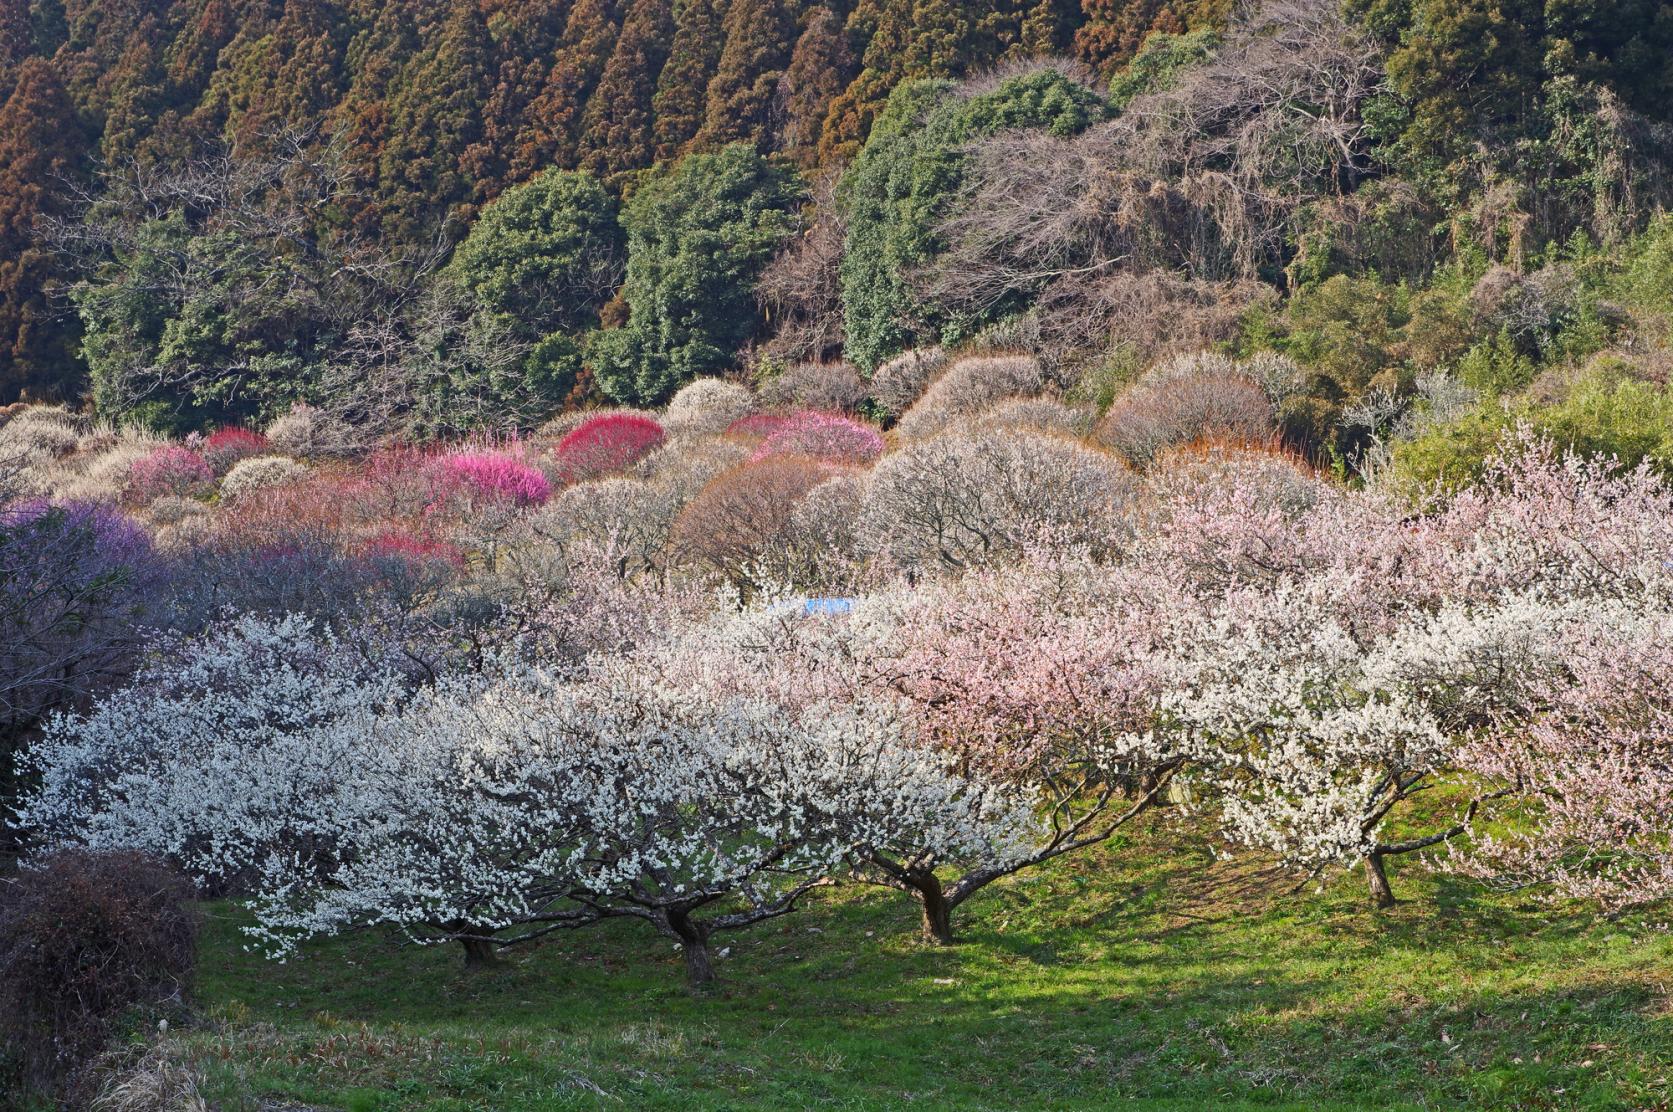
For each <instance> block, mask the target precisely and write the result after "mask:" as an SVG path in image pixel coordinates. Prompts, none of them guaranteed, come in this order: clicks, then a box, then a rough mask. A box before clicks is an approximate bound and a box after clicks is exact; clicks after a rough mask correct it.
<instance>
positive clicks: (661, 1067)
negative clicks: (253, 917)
mask: <svg viewBox="0 0 1673 1112" xmlns="http://www.w3.org/2000/svg"><path fill="white" fill-rule="evenodd" d="M1178 826H1179V824H1176V823H1174V822H1171V821H1170V822H1168V823H1166V824H1164V829H1165V830H1166V832H1167V833H1166V838H1165V839H1164V838H1162V837H1158V836H1157V835H1155V834H1152V833H1150V832H1149V831H1142V832H1138V833H1135V834H1133V835H1130V836H1118V837H1117V838H1116V839H1114V840H1113V841H1112V842H1111V843H1109V844H1107V845H1105V846H1100V847H1095V848H1094V849H1092V850H1089V851H1087V853H1086V854H1085V855H1084V856H1078V857H1070V858H1065V859H1061V860H1060V861H1058V862H1054V863H1052V864H1051V865H1049V866H1047V867H1044V868H1042V869H1040V870H1039V871H1038V872H1037V873H1035V874H1032V875H1030V876H1028V877H1026V878H1023V879H1019V880H1017V881H1015V882H1002V883H1001V885H1000V886H999V892H998V894H997V895H996V896H995V897H994V898H992V899H990V900H988V901H973V902H972V903H970V904H968V905H966V907H968V916H969V918H968V920H967V924H968V925H967V929H966V931H965V934H966V941H965V943H964V944H963V945H959V946H951V947H946V946H940V947H938V946H924V945H922V944H921V943H918V942H917V941H916V940H915V939H914V938H913V937H912V936H913V934H914V933H915V931H916V926H917V924H916V922H915V915H914V912H913V909H912V907H911V905H910V904H909V903H908V902H907V901H905V900H903V899H901V898H900V897H898V896H896V895H894V894H892V893H885V892H881V891H878V890H875V889H874V890H847V889H838V890H835V891H821V892H817V893H815V894H814V896H813V897H811V898H810V899H809V900H808V901H807V904H806V908H805V910H803V911H800V912H798V913H797V914H796V915H794V916H792V917H789V918H787V919H784V920H782V921H781V924H780V926H779V928H778V929H777V930H776V931H774V932H770V933H769V932H766V931H763V932H762V936H761V937H760V938H759V939H751V940H749V941H745V942H744V943H742V944H741V945H736V946H734V948H733V951H732V953H731V956H730V957H728V958H727V959H726V960H725V961H724V962H722V963H721V966H720V969H721V977H722V978H723V983H724V985H725V988H724V992H722V993H720V994H716V995H710V996H693V995H692V994H691V993H690V992H689V991H687V990H686V989H685V988H684V986H682V985H680V984H679V975H678V969H677V963H678V962H679V960H680V959H679V956H678V955H677V954H675V953H673V952H672V951H671V950H670V948H669V946H668V945H667V943H666V942H664V941H663V940H662V939H660V938H659V937H658V936H657V935H656V934H655V933H654V932H652V931H651V930H649V929H648V928H640V927H639V926H638V925H637V924H630V923H628V922H621V923H617V924H608V925H607V927H609V928H610V929H594V930H588V931H560V932H558V933H556V934H554V935H552V936H550V941H548V942H544V943H542V944H540V945H539V946H537V947H531V948H528V949H526V950H522V951H518V952H516V954H515V956H514V958H513V960H512V962H511V963H510V964H509V965H508V966H507V967H506V968H504V969H502V970H499V971H496V972H494V973H491V974H488V975H486V976H484V975H480V974H470V973H466V972H464V971H463V970H462V969H461V968H460V966H459V957H458V954H457V953H456V952H451V951H452V949H454V948H449V947H439V946H438V947H413V946H401V945H398V944H397V941H396V940H395V939H394V938H384V937H379V936H376V935H370V936H367V935H362V936H356V937H344V938H339V939H332V940H327V941H321V942H318V943H313V944H310V945H309V946H308V947H307V948H306V949H305V950H304V951H303V952H302V953H301V954H299V955H298V956H297V957H296V958H294V959H292V960H291V961H289V962H287V963H285V964H284V965H274V964H272V963H270V962H267V961H265V960H263V959H262V958H261V957H260V955H259V954H256V953H252V952H250V950H249V949H248V948H247V947H246V946H245V945H244V942H245V941H246V940H245V939H244V938H243V936H242V935H241V934H240V932H239V928H240V927H241V926H243V925H244V920H243V917H242V916H240V915H239V914H238V913H236V912H235V911H233V910H232V909H223V908H217V909H216V910H217V912H221V913H219V914H215V915H212V916H210V918H209V920H208V926H207V931H208V934H207V937H206V940H205V943H204V947H203V961H202V967H201V969H202V971H201V973H200V975H199V978H198V980H199V990H198V995H197V999H198V1002H199V1003H200V1005H201V1008H202V1010H203V1011H204V1012H205V1013H206V1015H207V1017H208V1019H207V1021H206V1022H204V1023H202V1024H193V1025H189V1026H187V1027H184V1028H183V1029H181V1030H179V1031H173V1032H171V1034H170V1038H169V1040H168V1049H169V1053H170V1055H171V1057H174V1058H176V1059H177V1060H187V1061H190V1062H192V1063H193V1064H195V1065H196V1066H197V1067H198V1068H199V1069H200V1070H201V1071H203V1073H204V1075H205V1083H204V1085H203V1091H204V1096H205V1098H206V1099H207V1100H209V1101H211V1102H215V1103H224V1104H227V1105H229V1106H231V1107H240V1106H259V1105H260V1104H262V1103H263V1102H266V1103H279V1102H281V1101H289V1102H291V1103H296V1102H299V1101H301V1102H306V1103H308V1104H310V1105H316V1106H322V1107H331V1108H339V1107H341V1108H364V1109H369V1110H378V1112H384V1110H389V1112H393V1110H394V1109H402V1110H406V1112H444V1110H445V1112H452V1110H455V1109H461V1108H478V1107H493V1108H504V1109H537V1108H538V1109H544V1108H562V1107H576V1108H592V1107H600V1108H602V1107H623V1108H633V1109H646V1110H657V1112H672V1110H676V1109H677V1110H680V1112H718V1110H720V1109H726V1110H728V1112H741V1110H744V1109H785V1108H807V1107H812V1106H823V1107H831V1108H842V1109H853V1110H864V1109H889V1108H900V1107H918V1108H925V1109H938V1110H941V1109H1046V1108H1058V1109H1066V1108H1074V1109H1089V1110H1090V1109H1106V1108H1114V1107H1121V1108H1129V1109H1136V1110H1143V1112H1207V1110H1211V1109H1212V1110H1214V1112H1255V1110H1257V1109H1261V1110H1265V1112H1303V1110H1305V1112H1369V1110H1371V1109H1384V1110H1393V1109H1411V1110H1415V1109H1422V1108H1431V1109H1442V1108H1444V1109H1448V1110H1456V1112H1467V1110H1481V1112H1504V1110H1507V1109H1527V1110H1535V1109H1545V1110H1553V1109H1572V1110H1580V1109H1587V1110H1591V1109H1596V1110H1600V1112H1601V1110H1603V1109H1627V1108H1654V1107H1658V1106H1659V1105H1661V1104H1664V1103H1666V1102H1667V1100H1668V1099H1669V1097H1670V1096H1673V1093H1670V1091H1669V1090H1670V1086H1669V1082H1668V1080H1667V1073H1666V1070H1665V1068H1664V1063H1665V1062H1666V1061H1667V1059H1668V1058H1669V1056H1670V1055H1673V1023H1670V1021H1669V1019H1668V1017H1667V1016H1666V1014H1665V1007H1664V1006H1663V1004H1662V1001H1663V1000H1664V997H1665V993H1664V992H1663V990H1662V988H1661V987H1660V986H1661V985H1662V984H1663V983H1664V982H1665V979H1666V970H1667V967H1668V964H1669V961H1670V960H1673V937H1670V936H1669V935H1668V934H1667V932H1665V931H1661V930H1655V929H1644V927H1645V926H1647V925H1648V924H1641V923H1640V922H1639V920H1638V919H1637V918H1629V919H1628V920H1626V921H1624V922H1608V921H1605V920H1603V919H1601V918H1600V917H1598V916H1595V915H1585V914H1581V913H1568V912H1565V911H1561V910H1559V911H1558V912H1557V913H1555V914H1553V913H1551V912H1547V911H1539V912H1536V911H1533V910H1530V909H1529V907H1528V906H1527V904H1528V901H1527V899H1526V897H1525V896H1524V895H1523V894H1520V893H1509V894H1504V893H1492V892H1484V891H1482V890H1480V889H1478V888H1476V887H1475V886H1473V885H1468V884H1460V883H1457V882H1454V881H1451V880H1449V879H1447V878H1445V877H1437V876H1435V875H1433V874H1430V873H1428V872H1427V871H1425V870H1423V869H1422V868H1419V867H1417V866H1416V865H1415V864H1414V865H1412V866H1410V867H1407V868H1406V869H1405V871H1404V872H1402V873H1401V874H1400V875H1399V877H1398V878H1397V881H1396V883H1397V884H1398V885H1399V887H1400V889H1401V890H1402V891H1404V892H1408V893H1409V898H1407V899H1405V900H1403V901H1402V902H1401V904H1400V905H1399V906H1398V907H1396V908H1393V909H1391V910H1389V911H1386V912H1378V913H1372V912H1370V911H1368V910H1366V909H1365V908H1364V906H1363V905H1364V896H1363V893H1362V891H1361V889H1362V886H1363V881H1362V879H1361V877H1360V874H1359V873H1357V872H1354V873H1343V872H1341V871H1335V872H1333V873H1330V874H1326V875H1324V876H1321V877H1320V878H1319V881H1320V885H1319V886H1322V888H1323V891H1322V892H1315V890H1314V889H1315V887H1317V886H1315V885H1312V884H1309V885H1308V886H1306V888H1305V889H1304V890H1303V891H1301V892H1299V893H1297V892H1293V891H1291V890H1292V889H1293V888H1294V887H1295V882H1294V880H1293V879H1292V878H1290V877H1289V876H1287V875H1286V874H1284V873H1281V872H1278V871H1276V870H1273V869H1272V868H1271V867H1270V865H1269V864H1268V863H1267V862H1266V861H1264V860H1262V859H1260V858H1258V857H1253V856H1251V855H1243V854H1239V855H1226V854H1225V853H1224V852H1223V846H1221V845H1219V844H1218V843H1217V842H1216V841H1215V839H1213V838H1212V836H1211V832H1209V831H1196V830H1192V831H1190V832H1189V833H1187V834H1184V835H1182V834H1181V833H1180V832H1179V829H1178ZM960 914H966V911H965V909H964V908H961V909H960ZM617 927H619V928H620V929H615V928H617ZM349 974H352V975H349ZM554 986H560V987H561V989H562V991H561V992H560V991H554ZM345 1044H346V1045H347V1046H349V1047H350V1048H357V1047H360V1046H367V1047H371V1048H375V1051H376V1052H375V1053H350V1052H347V1051H343V1050H340V1049H339V1048H342V1047H344V1046H345ZM484 1045H487V1046H488V1047H489V1048H490V1050H491V1053H484V1052H483V1049H482V1048H483V1046H484ZM1362 1051H1363V1052H1362ZM595 1089H596V1090H598V1091H599V1092H602V1093H604V1094H606V1095H604V1096H600V1095H598V1092H595V1091H594V1090H595ZM1558 1090H1562V1092H1560V1093H1559V1092H1558Z"/></svg>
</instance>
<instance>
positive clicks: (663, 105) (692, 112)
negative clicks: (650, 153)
mask: <svg viewBox="0 0 1673 1112" xmlns="http://www.w3.org/2000/svg"><path fill="white" fill-rule="evenodd" d="M725 2H726V0H684V3H683V4H682V5H681V6H680V7H678V8H676V9H675V12H674V42H673V45H672V46H671V47H670V48H669V50H668V62H667V64H666V65H664V66H663V67H662V73H661V75H660V76H659V77H658V78H657V85H656V96H655V97H654V98H653V99H652V101H651V115H652V117H653V119H654V121H655V123H654V131H655V134H656V160H657V161H658V162H663V161H666V160H668V159H671V158H673V157H674V156H675V155H677V154H678V153H679V152H680V151H681V150H682V149H683V148H684V147H685V145H686V144H687V143H689V142H690V141H691V139H692V137H693V136H694V135H696V134H697V129H698V128H700V127H702V126H703V115H704V112H705V110H706V108H707V105H708V89H709V78H710V77H711V76H713V74H714V72H715V67H716V66H718V65H719V64H720V52H721V47H722V46H723V45H724V42H723V39H722V35H721V22H722V20H723V19H724V17H725V12H726V9H725Z"/></svg>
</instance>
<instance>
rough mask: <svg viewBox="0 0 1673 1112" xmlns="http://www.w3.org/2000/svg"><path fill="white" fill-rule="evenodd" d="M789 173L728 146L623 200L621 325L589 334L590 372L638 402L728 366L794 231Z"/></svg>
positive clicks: (755, 321) (794, 186)
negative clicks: (765, 271)
mask: <svg viewBox="0 0 1673 1112" xmlns="http://www.w3.org/2000/svg"><path fill="white" fill-rule="evenodd" d="M801 199H802V191H801V189H800V187H799V185H798V183H797V182H796V181H795V180H794V178H793V177H792V175H790V174H788V173H786V172H785V171H783V170H781V169H779V168H777V167H775V166H773V165H772V164H771V163H769V162H768V161H767V160H766V159H765V158H763V157H762V156H761V155H760V154H759V153H757V152H756V151H755V150H754V149H753V148H752V147H750V146H749V145H748V144H744V143H734V144H732V145H730V146H727V147H723V148H721V149H720V150H719V151H715V152H713V153H711V154H694V155H691V156H689V157H687V158H686V159H684V160H683V161H681V162H680V163H679V164H678V166H677V167H675V168H674V169H673V170H672V171H671V172H669V173H666V174H664V175H661V176H660V177H657V178H656V179H654V180H652V181H651V182H649V183H647V184H646V185H645V186H644V187H643V188H642V189H640V190H639V191H638V192H637V193H635V194H634V195H633V199H632V200H631V201H629V202H628V205H627V211H626V213H625V215H624V218H623V221H622V222H623V224H624V226H625V227H626V229H627V283H626V285H625V286H624V287H623V291H622V292H623V295H624V297H625V298H626V299H627V304H628V309H629V316H628V320H627V324H626V325H625V326H624V327H621V328H617V329H613V330H610V331H606V332H598V333H595V334H594V336H593V343H592V344H591V345H590V348H589V352H590V355H591V357H592V361H593V373H594V374H595V375H596V376H597V378H598V382H599V384H600V385H601V386H602V387H603V388H604V390H605V392H606V393H608V394H609V395H610V396H611V397H613V398H615V399H616V400H618V401H622V402H627V403H629V404H634V405H650V404H655V403H657V402H660V401H662V400H664V399H666V398H667V397H668V395H670V394H672V393H673V392H674V391H675V390H676V389H677V388H679V387H680V386H681V385H682V384H684V383H685V382H688V381H690V380H691V379H692V378H695V377H697V376H699V375H705V374H714V373H716V372H717V371H722V370H725V369H726V368H727V367H728V366H730V365H731V363H732V360H733V357H734V355H735V354H736V352H737V350H738V348H739V346H740V345H742V344H743V343H744V342H745V341H746V340H748V339H749V338H750V336H751V335H752V334H753V333H754V331H755V329H756V327H757V326H758V325H759V323H760V320H759V317H758V315H757V313H756V311H755V305H754V303H753V293H754V289H755V282H756V279H757V278H758V277H759V276H760V273H761V270H762V268H763V267H764V266H766V265H767V263H768V261H770V260H771V259H772V257H773V254H774V252H775V251H776V250H777V249H778V246H779V244H780V243H782V242H783V240H784V237H785V236H786V235H787V234H788V233H789V230H790V213H791V212H792V211H793V210H794V209H795V207H796V206H797V205H798V204H799V203H800V201H801Z"/></svg>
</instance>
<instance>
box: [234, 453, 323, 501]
mask: <svg viewBox="0 0 1673 1112" xmlns="http://www.w3.org/2000/svg"><path fill="white" fill-rule="evenodd" d="M308 474H309V472H308V468H307V467H306V466H305V465H304V464H300V463H297V462H296V461H295V460H293V459H290V458H288V457H286V456H251V457H250V458H249V459H241V460H239V461H238V462H237V463H235V464H233V465H232V469H231V470H229V471H228V472H227V473H226V476H225V477H224V478H222V479H221V498H222V500H224V501H229V502H230V501H232V500H233V499H236V498H241V497H243V496H244V495H246V494H249V493H250V492H251V491H255V490H263V489H265V488H267V487H276V486H284V485H285V484H286V483H294V482H298V481H300V480H302V479H305V478H307V477H308Z"/></svg>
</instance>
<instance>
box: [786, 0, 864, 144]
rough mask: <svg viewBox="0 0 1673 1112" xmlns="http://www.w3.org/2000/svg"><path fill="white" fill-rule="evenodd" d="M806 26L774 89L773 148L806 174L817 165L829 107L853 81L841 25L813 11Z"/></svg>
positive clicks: (824, 12) (851, 59)
mask: <svg viewBox="0 0 1673 1112" xmlns="http://www.w3.org/2000/svg"><path fill="white" fill-rule="evenodd" d="M806 22H807V26H806V28H805V29H804V30H803V31H802V35H801V37H800V38H799V39H797V40H796V49H795V50H794V51H793V52H792V53H791V55H790V65H789V66H788V67H786V68H785V71H784V77H783V78H782V79H780V81H779V83H778V106H777V112H778V115H779V118H780V120H781V121H782V122H781V124H780V126H779V133H778V148H779V149H780V150H782V151H783V152H784V153H785V154H787V155H789V156H790V157H791V158H792V159H793V160H794V161H795V162H796V164H797V165H799V166H801V167H802V168H803V169H811V168H812V167H813V166H814V165H815V164H816V163H817V162H818V161H819V138H820V135H821V134H822V133H823V131H824V126H825V116H826V115H827V114H828V113H829V112H830V110H831V102H832V101H833V100H835V99H836V98H837V96H838V95H840V94H841V92H842V90H843V89H844V88H845V87H847V85H848V82H849V80H850V79H851V78H852V77H853V73H854V56H853V54H852V53H851V52H850V51H849V49H848V36H847V35H846V34H845V33H844V32H843V28H842V21H841V20H839V19H838V18H837V16H836V13H835V12H833V11H831V9H829V8H824V7H820V8H814V9H813V10H812V11H811V12H809V13H808V17H807V21H806Z"/></svg>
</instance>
